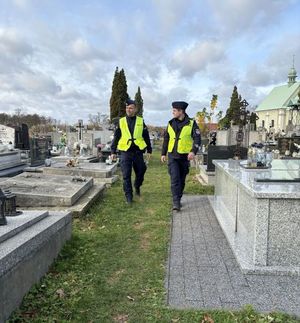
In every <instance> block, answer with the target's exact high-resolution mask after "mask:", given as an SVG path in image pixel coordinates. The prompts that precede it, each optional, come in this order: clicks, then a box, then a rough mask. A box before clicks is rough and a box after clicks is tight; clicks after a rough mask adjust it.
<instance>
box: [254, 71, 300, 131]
mask: <svg viewBox="0 0 300 323" xmlns="http://www.w3.org/2000/svg"><path fill="white" fill-rule="evenodd" d="M296 78H297V72H296V70H295V68H294V66H293V67H292V68H291V69H290V71H289V74H288V82H287V84H284V85H280V86H276V87H275V88H274V89H273V90H272V91H271V93H270V94H269V95H268V96H267V97H266V98H265V99H264V100H263V101H262V102H261V103H260V104H259V106H258V107H257V108H256V110H255V112H256V114H257V115H258V117H259V120H258V121H257V125H258V126H261V127H264V128H266V129H267V130H269V128H270V127H272V128H275V131H276V132H277V131H280V130H286V127H287V125H288V124H289V123H291V122H292V119H293V111H292V108H291V107H290V105H292V104H295V103H297V101H298V93H299V91H300V82H296Z"/></svg>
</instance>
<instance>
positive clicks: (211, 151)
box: [206, 145, 248, 172]
mask: <svg viewBox="0 0 300 323" xmlns="http://www.w3.org/2000/svg"><path fill="white" fill-rule="evenodd" d="M235 150H236V145H232V146H208V151H207V169H206V170H207V171H209V172H213V171H215V165H214V164H213V160H214V159H229V158H233V157H234V155H235ZM247 152H248V149H247V148H245V147H240V153H241V159H246V158H247Z"/></svg>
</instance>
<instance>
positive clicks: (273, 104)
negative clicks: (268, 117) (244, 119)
mask: <svg viewBox="0 0 300 323" xmlns="http://www.w3.org/2000/svg"><path fill="white" fill-rule="evenodd" d="M299 90H300V82H295V83H294V84H291V85H288V84H285V85H281V86H276V87H274V89H273V90H272V91H271V93H270V94H269V95H268V96H267V97H266V98H265V99H264V100H263V101H262V102H261V103H260V104H259V106H258V107H257V108H256V109H255V111H265V110H274V109H282V108H284V109H287V108H288V105H289V104H290V103H291V101H292V102H293V101H294V99H295V98H297V99H298V97H297V94H298V92H299Z"/></svg>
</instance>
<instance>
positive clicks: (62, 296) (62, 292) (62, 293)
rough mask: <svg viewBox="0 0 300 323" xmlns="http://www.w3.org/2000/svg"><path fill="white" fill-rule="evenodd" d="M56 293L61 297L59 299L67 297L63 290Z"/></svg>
mask: <svg viewBox="0 0 300 323" xmlns="http://www.w3.org/2000/svg"><path fill="white" fill-rule="evenodd" d="M55 293H56V294H57V295H58V296H59V298H64V297H65V292H64V290H63V289H62V288H60V289H58V290H57V291H56V292H55Z"/></svg>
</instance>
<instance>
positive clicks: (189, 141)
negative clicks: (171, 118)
mask: <svg viewBox="0 0 300 323" xmlns="http://www.w3.org/2000/svg"><path fill="white" fill-rule="evenodd" d="M193 123H194V121H193V120H190V122H189V124H187V125H185V126H184V127H183V128H182V129H181V131H180V134H179V137H178V145H177V152H178V153H179V154H188V153H189V152H190V151H191V150H192V148H193V138H192V129H193ZM168 134H169V144H168V152H169V153H171V152H172V151H173V148H174V145H175V141H176V134H175V131H174V129H173V128H172V126H171V125H170V123H169V125H168Z"/></svg>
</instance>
